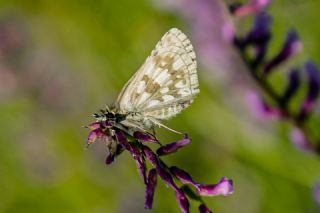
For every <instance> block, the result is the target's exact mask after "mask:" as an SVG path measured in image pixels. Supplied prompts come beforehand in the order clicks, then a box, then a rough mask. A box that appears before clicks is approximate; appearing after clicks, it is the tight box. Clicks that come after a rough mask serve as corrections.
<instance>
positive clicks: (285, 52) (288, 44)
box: [264, 30, 302, 74]
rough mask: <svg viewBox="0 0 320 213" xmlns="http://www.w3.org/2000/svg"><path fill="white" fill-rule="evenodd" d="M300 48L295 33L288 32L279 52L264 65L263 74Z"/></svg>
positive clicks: (292, 31)
mask: <svg viewBox="0 0 320 213" xmlns="http://www.w3.org/2000/svg"><path fill="white" fill-rule="evenodd" d="M301 48H302V44H301V42H300V41H299V37H298V35H297V33H296V31H294V30H290V31H289V32H288V34H287V38H286V40H285V43H284V45H283V47H282V49H281V50H280V52H279V53H278V54H277V55H276V56H275V57H274V58H272V59H271V60H270V61H269V62H268V63H267V64H266V65H265V67H264V73H265V74H268V73H270V72H271V70H272V69H273V68H275V67H276V66H278V65H279V64H281V63H282V62H284V61H285V60H287V59H288V58H289V57H291V56H293V55H295V54H296V53H297V52H299V50H300V49H301Z"/></svg>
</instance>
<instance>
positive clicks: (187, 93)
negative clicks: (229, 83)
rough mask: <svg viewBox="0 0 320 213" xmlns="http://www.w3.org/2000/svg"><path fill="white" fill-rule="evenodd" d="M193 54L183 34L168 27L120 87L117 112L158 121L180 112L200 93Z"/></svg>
mask: <svg viewBox="0 0 320 213" xmlns="http://www.w3.org/2000/svg"><path fill="white" fill-rule="evenodd" d="M195 58H196V56H195V53H194V51H193V47H192V45H191V43H190V41H189V39H188V38H187V37H186V35H185V34H183V33H182V32H181V31H180V30H178V29H176V28H173V29H171V30H169V31H168V32H167V33H166V34H165V35H164V36H163V37H162V38H161V40H160V41H159V42H158V44H157V45H156V48H155V49H154V50H153V51H152V53H151V55H150V56H149V57H148V58H147V59H146V61H145V63H144V64H143V65H142V67H141V68H140V69H139V70H138V71H137V72H136V74H135V75H134V76H133V77H132V78H131V79H130V80H129V81H128V83H127V84H126V85H125V87H124V88H123V89H122V91H121V93H120V95H119V97H118V99H117V107H118V110H119V112H120V113H122V114H130V113H133V112H137V113H138V114H139V115H140V116H141V117H143V118H141V117H140V118H139V117H136V118H131V121H130V122H134V119H137V121H136V122H141V120H146V119H149V120H150V121H151V122H153V121H161V120H164V119H169V118H171V117H173V116H175V115H176V114H178V113H179V112H181V111H182V110H183V109H184V108H186V107H188V106H189V105H190V104H191V103H192V101H193V99H194V97H195V95H197V94H198V93H199V89H198V86H199V84H198V76H197V71H196V68H197V64H196V60H195Z"/></svg>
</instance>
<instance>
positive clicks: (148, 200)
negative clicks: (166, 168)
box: [144, 169, 157, 209]
mask: <svg viewBox="0 0 320 213" xmlns="http://www.w3.org/2000/svg"><path fill="white" fill-rule="evenodd" d="M156 186H157V172H156V170H155V169H151V170H150V171H149V174H148V180H147V188H146V192H145V203H144V208H145V209H152V204H153V196H154V191H155V189H156Z"/></svg>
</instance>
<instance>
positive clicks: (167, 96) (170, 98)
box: [162, 95, 174, 102]
mask: <svg viewBox="0 0 320 213" xmlns="http://www.w3.org/2000/svg"><path fill="white" fill-rule="evenodd" d="M162 99H163V100H164V101H165V102H166V101H171V100H173V99H174V97H173V96H172V95H164V96H163V97H162Z"/></svg>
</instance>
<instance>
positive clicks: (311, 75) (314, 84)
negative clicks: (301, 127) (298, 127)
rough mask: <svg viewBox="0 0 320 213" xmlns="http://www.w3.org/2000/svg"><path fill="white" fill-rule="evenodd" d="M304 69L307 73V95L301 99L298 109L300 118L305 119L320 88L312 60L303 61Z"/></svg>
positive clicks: (319, 81)
mask: <svg viewBox="0 0 320 213" xmlns="http://www.w3.org/2000/svg"><path fill="white" fill-rule="evenodd" d="M304 69H305V71H306V73H307V75H308V81H309V89H308V94H307V97H306V98H305V100H304V101H303V103H302V106H301V109H300V115H299V119H300V120H303V119H305V118H306V116H307V114H308V113H309V112H310V111H311V110H312V107H313V105H314V103H315V101H316V98H317V97H318V95H319V90H320V74H319V70H318V68H317V67H316V65H315V64H314V63H313V62H311V61H308V62H306V63H305V65H304Z"/></svg>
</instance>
